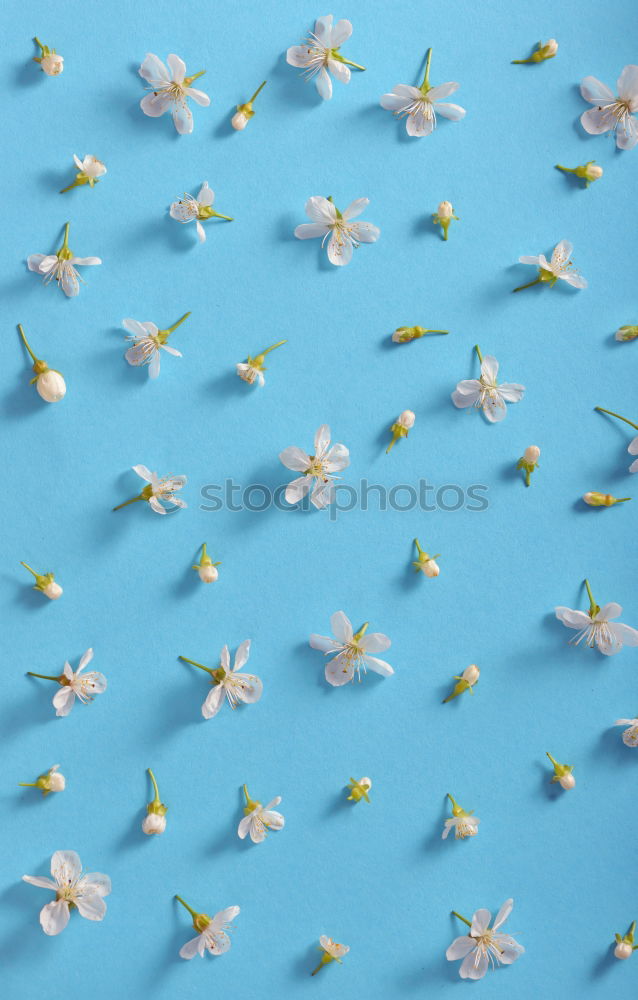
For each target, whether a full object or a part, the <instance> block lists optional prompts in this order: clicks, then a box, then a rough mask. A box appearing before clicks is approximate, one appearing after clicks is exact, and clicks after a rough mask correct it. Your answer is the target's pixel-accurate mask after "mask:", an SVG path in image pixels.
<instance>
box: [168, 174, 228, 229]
mask: <svg viewBox="0 0 638 1000" xmlns="http://www.w3.org/2000/svg"><path fill="white" fill-rule="evenodd" d="M214 201H215V192H214V191H213V190H212V189H211V188H210V187H209V186H208V181H204V183H203V184H202V186H201V188H200V189H199V194H198V195H197V197H196V198H193V196H192V194H188V193H187V192H185V193H184V197H183V198H180V199H179V201H174V202H173V204H172V205H171V207H170V216H171V219H175V221H176V222H182V223H186V222H194V223H195V228H196V229H197V238H198V240H199V242H200V243H205V242H206V232H205V230H204V227H203V226H202V224H201V222H200V219H225V220H226V222H233V221H234V220H233V219H232V218H231V216H230V215H221V214H220V213H219V212H216V211H215V210H214V209H213V202H214Z"/></svg>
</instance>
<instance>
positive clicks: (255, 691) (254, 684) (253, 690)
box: [233, 672, 264, 705]
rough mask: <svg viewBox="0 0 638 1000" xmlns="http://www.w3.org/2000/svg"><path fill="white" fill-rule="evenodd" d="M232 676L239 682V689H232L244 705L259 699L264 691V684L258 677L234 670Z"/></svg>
mask: <svg viewBox="0 0 638 1000" xmlns="http://www.w3.org/2000/svg"><path fill="white" fill-rule="evenodd" d="M233 677H234V678H235V679H236V680H237V681H238V682H239V684H240V687H239V689H237V688H234V690H235V691H236V693H237V695H238V697H239V699H240V700H241V701H243V702H244V703H245V704H246V705H254V703H255V702H256V701H259V699H260V698H261V696H262V694H263V692H264V686H263V684H262V682H261V680H260V679H259V677H255V675H254V674H237V673H234V672H233Z"/></svg>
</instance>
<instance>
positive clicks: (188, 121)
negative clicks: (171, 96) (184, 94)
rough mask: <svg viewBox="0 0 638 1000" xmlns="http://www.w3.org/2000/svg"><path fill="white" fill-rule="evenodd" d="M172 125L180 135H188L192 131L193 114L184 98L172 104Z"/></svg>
mask: <svg viewBox="0 0 638 1000" xmlns="http://www.w3.org/2000/svg"><path fill="white" fill-rule="evenodd" d="M173 125H174V126H175V128H176V129H177V131H178V132H179V134H180V135H190V133H191V132H192V131H193V115H192V113H191V109H190V108H189V106H188V104H187V103H186V101H185V100H184V101H175V103H174V104H173Z"/></svg>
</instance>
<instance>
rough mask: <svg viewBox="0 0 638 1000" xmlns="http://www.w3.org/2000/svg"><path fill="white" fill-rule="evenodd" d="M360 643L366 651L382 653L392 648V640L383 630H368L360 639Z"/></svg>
mask: <svg viewBox="0 0 638 1000" xmlns="http://www.w3.org/2000/svg"><path fill="white" fill-rule="evenodd" d="M359 645H360V646H361V648H362V649H363V650H364V651H365V652H366V653H382V652H383V651H384V650H385V649H389V648H390V646H391V645H392V640H391V639H388V637H387V635H384V634H383V632H367V633H366V635H364V636H362V637H361V639H360V640H359Z"/></svg>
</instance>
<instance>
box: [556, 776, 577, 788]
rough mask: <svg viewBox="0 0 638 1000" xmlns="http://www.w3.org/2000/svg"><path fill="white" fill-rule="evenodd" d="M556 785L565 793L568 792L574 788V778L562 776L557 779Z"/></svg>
mask: <svg viewBox="0 0 638 1000" xmlns="http://www.w3.org/2000/svg"><path fill="white" fill-rule="evenodd" d="M558 784H559V785H560V787H561V788H564V789H565V791H566V792H568V791H569V790H570V789H571V788H575V787H576V778H575V777H574V775H573V774H563V775H562V776H561V777H560V778H559V779H558Z"/></svg>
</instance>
